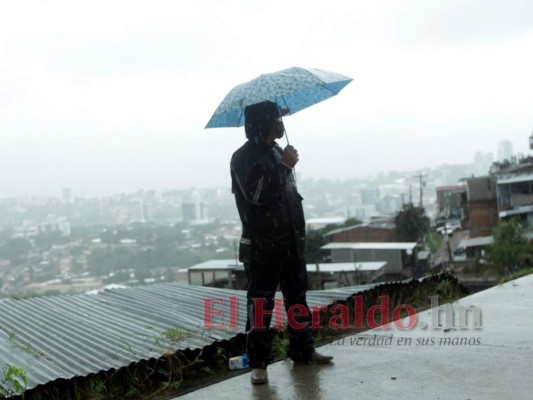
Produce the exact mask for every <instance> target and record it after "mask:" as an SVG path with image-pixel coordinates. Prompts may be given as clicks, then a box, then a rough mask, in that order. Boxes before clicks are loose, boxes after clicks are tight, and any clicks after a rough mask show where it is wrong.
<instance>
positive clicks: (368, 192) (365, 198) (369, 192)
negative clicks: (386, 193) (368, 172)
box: [361, 189, 379, 206]
mask: <svg viewBox="0 0 533 400" xmlns="http://www.w3.org/2000/svg"><path fill="white" fill-rule="evenodd" d="M378 201H379V189H361V205H363V206H372V205H376V204H377V203H378Z"/></svg>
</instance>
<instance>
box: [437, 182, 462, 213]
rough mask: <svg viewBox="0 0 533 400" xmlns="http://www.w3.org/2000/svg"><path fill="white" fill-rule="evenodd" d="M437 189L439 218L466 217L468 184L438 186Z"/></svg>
mask: <svg viewBox="0 0 533 400" xmlns="http://www.w3.org/2000/svg"><path fill="white" fill-rule="evenodd" d="M435 190H436V191H437V219H438V220H450V219H454V220H462V219H463V218H464V217H465V208H466V203H467V190H466V185H455V186H438V187H436V188H435Z"/></svg>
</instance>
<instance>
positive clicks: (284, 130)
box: [283, 127, 296, 183]
mask: <svg viewBox="0 0 533 400" xmlns="http://www.w3.org/2000/svg"><path fill="white" fill-rule="evenodd" d="M283 133H284V134H285V139H286V140H287V146H288V145H289V144H290V143H289V135H287V130H286V129H285V127H283ZM291 174H292V175H293V178H294V182H295V183H296V166H294V167H292V172H291Z"/></svg>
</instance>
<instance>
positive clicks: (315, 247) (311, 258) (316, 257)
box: [305, 218, 362, 263]
mask: <svg viewBox="0 0 533 400" xmlns="http://www.w3.org/2000/svg"><path fill="white" fill-rule="evenodd" d="M361 223H362V222H361V221H360V220H358V219H357V218H348V219H347V220H346V221H344V222H343V223H342V224H329V225H326V226H325V227H324V228H321V229H311V230H309V231H308V232H307V234H306V237H305V259H306V261H307V262H309V263H322V262H324V261H325V258H324V256H325V254H324V251H323V250H321V249H320V248H321V247H322V246H324V245H326V244H327V243H328V239H327V238H326V234H327V233H328V232H330V231H332V230H335V229H341V228H347V227H350V226H354V225H359V224H361Z"/></svg>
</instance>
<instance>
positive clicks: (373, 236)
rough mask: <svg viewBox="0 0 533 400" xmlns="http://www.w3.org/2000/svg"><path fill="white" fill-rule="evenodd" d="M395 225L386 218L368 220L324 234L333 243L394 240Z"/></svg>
mask: <svg viewBox="0 0 533 400" xmlns="http://www.w3.org/2000/svg"><path fill="white" fill-rule="evenodd" d="M394 228H395V226H394V224H393V223H392V222H390V221H388V220H381V221H376V222H370V223H368V224H359V225H353V226H349V227H346V228H340V229H335V230H333V231H330V232H328V233H327V234H326V236H327V237H329V238H330V241H331V242H333V243H336V242H341V243H342V242H374V243H376V242H395V241H396V232H395V229H394Z"/></svg>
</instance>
